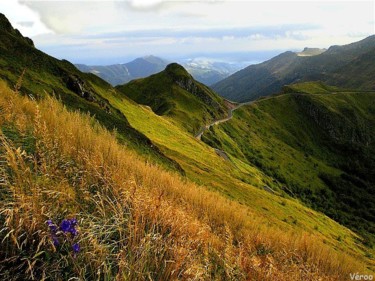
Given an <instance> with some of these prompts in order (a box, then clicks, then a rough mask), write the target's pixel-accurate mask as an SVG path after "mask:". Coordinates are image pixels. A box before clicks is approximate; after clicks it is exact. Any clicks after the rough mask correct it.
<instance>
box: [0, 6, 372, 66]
mask: <svg viewBox="0 0 375 281" xmlns="http://www.w3.org/2000/svg"><path fill="white" fill-rule="evenodd" d="M374 2H375V1H373V0H372V1H363V2H361V1H319V0H318V1H267V0H265V1H245V0H242V1H229V0H227V1H226V0H219V1H215V0H205V1H191V0H175V1H165V0H117V1H111V0H102V1H98V0H96V1H92V0H91V1H90V0H85V1H72V0H70V1H56V0H49V1H40V0H0V12H1V13H3V14H5V16H7V17H8V19H9V20H10V21H11V23H12V24H13V26H14V27H16V28H18V29H19V30H20V31H21V32H22V34H24V35H25V36H28V37H30V38H32V39H33V41H34V43H35V45H36V47H37V48H39V49H41V50H43V51H44V52H46V53H48V54H50V55H52V56H54V57H57V58H60V59H62V58H64V59H68V60H70V61H71V62H73V63H85V64H111V63H124V62H127V61H130V60H131V59H134V58H136V57H141V56H145V55H156V56H160V57H163V58H166V59H170V60H173V59H182V58H193V57H207V58H213V59H215V60H226V61H230V60H248V61H262V60H264V59H266V58H268V57H270V56H273V55H275V54H277V53H280V52H282V51H286V50H293V51H297V50H302V49H303V48H304V47H319V48H328V47H329V46H331V45H343V44H347V43H351V42H355V41H359V40H361V39H363V38H365V37H367V36H369V35H373V34H375V4H374Z"/></svg>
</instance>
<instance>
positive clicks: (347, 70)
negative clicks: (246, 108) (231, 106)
mask: <svg viewBox="0 0 375 281" xmlns="http://www.w3.org/2000/svg"><path fill="white" fill-rule="evenodd" d="M374 50H375V35H373V36H370V37H368V38H365V39H363V40H361V41H359V42H355V43H352V44H349V45H344V46H332V47H330V48H329V49H328V50H326V51H324V52H322V53H320V51H316V50H315V51H314V52H312V51H311V50H310V51H309V52H308V53H309V55H308V56H306V55H302V56H301V53H294V52H290V51H288V52H285V53H282V54H280V55H278V56H276V57H274V58H272V59H270V60H268V61H266V62H263V63H261V64H257V65H250V66H248V67H247V68H245V69H243V70H241V71H238V72H236V73H235V74H233V75H231V76H230V77H228V78H226V79H224V80H222V81H220V82H218V83H216V84H214V85H213V86H212V88H213V89H214V90H215V91H217V92H218V93H219V94H220V95H222V96H223V97H225V98H227V99H229V100H233V101H250V100H254V99H256V98H258V97H260V96H268V95H271V94H275V93H277V92H279V91H280V90H281V88H282V87H283V86H284V85H288V84H292V83H296V82H303V81H311V80H313V81H316V80H320V81H323V82H326V83H328V84H331V85H338V86H340V87H347V88H352V87H354V88H357V89H358V88H359V89H363V90H371V89H374V84H375V82H374V80H373V79H372V78H371V73H373V71H374V66H373V64H371V63H369V61H371V59H373V58H374ZM307 51H308V49H305V51H304V52H302V53H306V52H307ZM311 54H312V55H311ZM359 70H361V71H360V72H357V73H356V75H353V74H354V72H355V71H359ZM362 73H363V74H362Z"/></svg>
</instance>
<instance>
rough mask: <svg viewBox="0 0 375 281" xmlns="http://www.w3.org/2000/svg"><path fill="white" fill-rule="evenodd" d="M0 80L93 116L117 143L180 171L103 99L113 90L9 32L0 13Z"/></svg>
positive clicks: (94, 77)
mask: <svg viewBox="0 0 375 281" xmlns="http://www.w3.org/2000/svg"><path fill="white" fill-rule="evenodd" d="M0 78H1V79H3V80H5V81H6V82H7V83H8V85H10V86H12V85H14V87H15V88H17V91H19V92H21V93H23V94H27V95H29V96H31V97H33V98H36V99H39V98H41V97H43V95H54V96H56V97H57V98H59V99H61V101H62V102H63V103H64V105H66V106H67V107H68V108H70V109H75V110H80V111H82V112H88V113H89V114H90V115H94V116H95V118H96V119H97V120H98V121H100V123H101V124H103V125H104V126H105V127H106V128H107V129H109V130H113V129H116V130H117V133H118V138H119V140H120V141H121V142H122V143H124V144H126V145H127V146H129V147H131V148H133V149H135V150H136V151H138V152H139V153H141V154H143V155H147V157H151V159H152V161H154V162H158V163H161V164H163V165H164V166H166V167H169V168H172V169H177V170H180V171H181V169H180V167H179V165H178V164H177V163H175V162H174V161H172V160H170V159H169V158H168V157H166V156H165V155H163V154H162V153H161V152H160V151H159V149H158V148H157V147H156V146H155V145H153V144H152V142H151V141H150V140H149V139H148V138H147V137H146V136H145V135H143V134H142V133H140V132H139V131H137V130H135V129H134V128H133V127H132V126H130V124H129V122H128V120H127V118H126V117H125V116H124V114H122V113H121V112H120V111H119V110H118V109H117V108H115V107H113V106H112V105H111V104H110V103H109V102H108V100H107V98H108V95H112V94H113V93H114V92H115V89H114V88H112V86H111V85H109V84H108V83H107V82H105V81H103V80H102V79H100V78H99V77H97V76H95V75H93V74H87V73H82V72H80V71H79V70H78V69H77V68H76V67H75V66H74V65H73V64H71V63H70V62H68V61H66V60H57V59H55V58H53V57H51V56H48V55H47V54H45V53H43V52H41V51H39V50H38V49H36V48H35V47H34V45H33V42H32V40H31V39H29V38H25V37H23V36H22V35H21V33H20V32H19V31H18V30H16V29H13V27H12V26H11V24H10V23H9V21H8V20H7V19H6V17H5V16H4V15H2V14H0Z"/></svg>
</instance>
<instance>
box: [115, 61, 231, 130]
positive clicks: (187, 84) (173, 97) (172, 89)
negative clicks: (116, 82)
mask: <svg viewBox="0 0 375 281" xmlns="http://www.w3.org/2000/svg"><path fill="white" fill-rule="evenodd" d="M117 89H118V90H119V91H120V92H122V93H124V94H125V95H126V96H128V97H129V98H131V99H133V100H134V101H136V102H137V103H140V104H144V105H148V106H150V107H151V108H152V110H153V111H154V112H155V113H157V114H158V115H162V116H167V117H169V120H170V121H171V122H173V123H175V124H177V125H179V126H181V127H182V128H184V129H186V130H188V131H189V132H191V133H196V132H197V131H198V130H199V128H200V127H201V126H202V125H203V124H206V123H209V121H211V120H216V119H220V118H223V117H225V115H226V114H227V108H226V107H225V105H224V102H223V99H221V98H219V97H218V96H217V95H216V94H215V93H213V92H212V91H211V90H210V89H209V88H207V87H206V86H204V85H203V84H201V83H199V82H197V81H195V80H194V79H193V78H192V77H191V75H190V74H189V73H187V71H186V70H185V69H184V68H183V67H182V66H180V65H178V64H170V65H168V66H167V68H166V69H165V70H164V71H162V72H160V73H158V74H155V75H152V76H150V77H147V78H143V79H138V80H134V81H131V82H129V83H128V84H125V85H122V86H118V87H117Z"/></svg>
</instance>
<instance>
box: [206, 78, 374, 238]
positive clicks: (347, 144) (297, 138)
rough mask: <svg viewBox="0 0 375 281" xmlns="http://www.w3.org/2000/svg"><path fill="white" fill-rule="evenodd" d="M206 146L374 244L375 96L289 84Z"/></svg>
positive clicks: (215, 131)
mask: <svg viewBox="0 0 375 281" xmlns="http://www.w3.org/2000/svg"><path fill="white" fill-rule="evenodd" d="M244 132H246V133H244ZM203 140H204V141H206V142H207V143H209V144H211V145H212V146H214V147H216V148H217V149H220V150H222V151H225V152H226V153H228V155H232V156H235V157H238V158H240V159H242V160H243V161H246V162H248V163H253V164H255V165H256V166H257V167H259V168H260V169H261V170H262V171H264V172H265V173H266V174H268V175H270V176H272V177H274V178H275V179H277V180H278V181H279V182H280V183H282V184H283V187H282V188H283V189H284V190H285V191H286V192H287V193H288V194H290V195H291V196H293V197H296V198H299V199H300V200H302V201H304V202H305V203H306V204H307V205H308V206H310V207H312V208H314V209H316V210H319V211H321V212H323V213H325V214H327V215H328V216H330V217H331V218H333V219H334V220H336V221H338V222H340V223H342V224H343V225H346V226H348V227H350V228H351V229H352V230H353V231H356V232H358V233H361V235H363V236H364V237H366V240H365V243H366V244H367V245H373V243H374V241H375V225H374V223H373V222H374V221H375V217H374V212H373V210H375V209H374V208H375V196H374V190H375V173H374V171H375V143H374V141H375V91H373V92H361V91H360V90H357V91H352V92H351V91H347V90H342V89H340V88H337V87H331V86H327V85H324V84H322V83H317V82H305V83H299V84H294V85H290V86H286V87H284V91H283V93H281V94H280V95H277V96H273V97H267V98H263V99H260V100H259V101H257V102H254V103H251V104H249V105H244V106H242V107H241V108H239V109H238V110H236V111H235V112H234V117H233V118H232V119H231V120H230V121H228V122H226V123H223V124H222V125H220V126H217V127H214V128H211V130H210V131H209V132H208V133H207V134H204V137H203ZM228 140H230V142H228Z"/></svg>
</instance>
